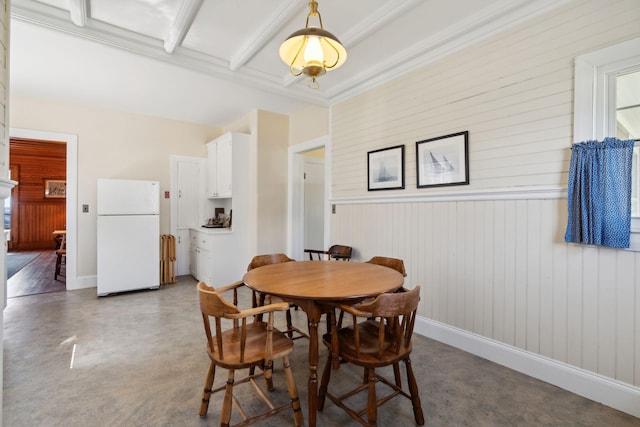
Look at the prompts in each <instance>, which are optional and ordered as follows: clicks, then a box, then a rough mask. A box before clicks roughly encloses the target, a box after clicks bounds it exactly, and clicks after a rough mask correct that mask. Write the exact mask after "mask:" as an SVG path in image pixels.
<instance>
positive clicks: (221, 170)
mask: <svg viewBox="0 0 640 427" xmlns="http://www.w3.org/2000/svg"><path fill="white" fill-rule="evenodd" d="M231 156H232V149H231V139H228V138H227V139H223V140H221V141H218V143H217V153H216V185H217V189H218V197H231V161H232V159H231Z"/></svg>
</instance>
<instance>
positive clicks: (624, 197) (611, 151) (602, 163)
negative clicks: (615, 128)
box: [564, 138, 634, 248]
mask: <svg viewBox="0 0 640 427" xmlns="http://www.w3.org/2000/svg"><path fill="white" fill-rule="evenodd" d="M633 144H634V141H633V140H629V141H621V140H619V139H616V138H605V140H604V141H586V142H581V143H579V144H574V145H573V148H572V149H571V165H570V167H569V195H568V199H569V222H568V224H567V232H566V233H565V236H564V238H565V240H566V241H567V242H572V243H585V244H590V245H601V246H612V247H615V248H628V247H629V237H630V231H631V185H632V184H631V165H632V161H633Z"/></svg>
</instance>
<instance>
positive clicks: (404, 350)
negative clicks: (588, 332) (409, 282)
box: [318, 286, 424, 426]
mask: <svg viewBox="0 0 640 427" xmlns="http://www.w3.org/2000/svg"><path fill="white" fill-rule="evenodd" d="M419 301H420V287H419V286H417V287H416V288H414V289H413V290H410V291H408V290H404V289H403V290H401V291H400V292H394V293H385V294H381V295H379V296H378V297H377V298H376V299H375V300H373V301H372V302H367V303H362V304H360V305H357V306H349V305H346V304H335V307H336V308H339V309H341V310H343V311H344V312H345V313H347V314H351V316H352V319H353V324H352V325H351V326H347V327H342V328H339V327H338V326H337V324H336V321H335V314H334V311H330V312H329V316H330V317H331V322H330V324H331V329H330V330H329V332H328V333H327V334H325V335H324V336H323V338H322V341H323V343H324V344H325V345H326V346H327V347H328V349H329V352H328V357H327V362H326V364H325V367H324V371H323V373H322V380H321V383H320V390H319V395H318V408H319V409H320V410H322V409H323V407H324V402H325V398H326V397H328V398H329V399H330V400H331V401H332V402H333V403H335V404H336V405H337V406H339V407H340V408H342V409H343V410H345V411H346V412H347V413H348V414H349V415H350V416H351V417H352V418H354V419H355V420H357V421H359V422H360V423H361V424H363V425H366V426H375V425H376V424H377V416H378V412H377V411H378V407H379V406H381V405H382V404H384V403H386V402H387V401H389V400H390V399H391V398H393V397H396V396H398V395H401V396H404V397H406V398H408V399H409V400H411V403H412V405H413V414H414V418H415V421H416V424H418V425H424V414H423V412H422V405H421V403H420V395H419V392H418V386H417V383H416V379H415V376H414V373H413V369H412V367H411V359H410V354H411V349H412V344H411V338H412V336H413V327H414V323H415V318H416V312H417V309H418V303H419ZM358 318H364V319H366V320H365V321H363V322H361V323H358ZM338 360H342V361H345V362H348V363H353V364H354V365H358V366H362V367H363V368H364V379H363V383H362V384H360V385H358V386H357V387H356V388H354V389H353V390H351V391H348V392H345V393H344V394H341V395H339V396H338V395H334V394H332V393H330V392H329V390H328V384H329V380H330V377H331V370H332V368H333V369H337V368H338V366H339V364H336V363H334V361H338ZM401 361H402V362H404V363H405V367H406V373H407V382H408V388H409V392H408V393H407V391H405V390H404V389H403V387H402V381H401V377H400V367H399V362H401ZM388 365H393V372H394V381H393V382H392V381H390V380H388V379H386V378H385V377H383V376H381V375H379V374H378V373H376V372H375V369H376V368H379V367H383V366H388ZM376 383H383V384H385V385H387V386H388V387H389V388H390V389H391V393H390V394H387V395H385V396H384V397H382V398H378V396H377V394H376ZM365 390H366V391H368V399H367V407H366V408H365V409H363V410H356V409H353V408H351V407H349V406H348V405H347V399H348V398H349V397H351V396H353V395H355V394H358V393H360V392H363V391H365ZM365 413H366V415H367V416H366V419H365V418H364V417H363V414H365Z"/></svg>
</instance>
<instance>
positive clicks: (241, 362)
mask: <svg viewBox="0 0 640 427" xmlns="http://www.w3.org/2000/svg"><path fill="white" fill-rule="evenodd" d="M241 286H244V285H243V283H242V282H236V283H234V284H232V285H229V286H225V287H221V288H217V289H214V288H211V287H209V286H207V285H206V284H205V283H203V282H200V283H198V295H199V300H200V310H201V312H202V320H203V322H204V330H205V335H206V338H207V354H208V355H209V359H210V360H211V363H210V365H209V370H208V371H207V376H206V378H205V384H204V391H203V394H202V403H201V405H200V416H201V417H204V416H206V415H207V412H208V409H209V401H210V399H211V395H212V394H215V393H217V392H220V391H223V390H224V392H225V393H224V399H223V401H222V409H221V415H220V425H221V426H229V423H230V421H231V415H232V411H233V406H235V407H236V409H237V413H238V414H239V415H240V416H241V417H242V419H243V421H242V422H240V423H238V424H236V425H246V424H249V423H252V422H255V421H258V420H262V419H263V418H266V417H268V416H271V415H275V414H276V413H278V412H281V411H283V410H285V409H288V408H291V409H292V411H293V417H294V423H295V425H296V426H302V425H303V415H302V410H301V407H300V400H299V398H298V390H297V387H296V383H295V381H294V379H293V373H292V372H291V366H290V364H289V354H290V353H291V352H292V351H293V341H291V339H289V338H288V337H287V336H286V335H285V334H283V333H282V332H280V331H279V330H277V329H275V328H274V327H273V313H274V312H275V311H284V310H287V309H288V308H289V305H288V304H287V303H286V302H279V303H274V304H268V305H263V306H260V307H253V308H250V309H246V310H240V309H239V308H238V306H237V289H238V287H241ZM228 290H233V292H234V302H236V303H235V304H231V303H229V302H227V301H226V300H225V299H224V298H223V297H222V295H221V293H222V292H225V291H228ZM259 315H260V316H262V315H267V317H268V320H267V321H266V322H263V321H260V320H258V318H257V317H258V316H259ZM249 319H250V320H251V322H248V320H249ZM229 320H230V321H231V326H232V327H231V328H230V329H225V330H224V331H223V324H224V325H227V324H228V322H229ZM212 321H213V324H212ZM276 359H282V363H283V366H284V372H285V375H286V382H287V389H288V394H289V399H290V401H289V403H287V404H284V405H281V406H278V407H276V406H275V405H274V403H273V402H272V401H271V400H270V399H269V398H268V396H267V395H266V393H265V392H264V391H263V390H262V389H261V388H260V387H259V386H258V384H257V382H256V381H254V379H255V378H256V377H260V376H263V377H264V379H265V387H266V388H267V389H268V390H273V379H272V372H273V360H276ZM216 367H221V368H224V369H227V370H228V374H227V381H226V383H225V384H223V385H221V386H219V387H217V388H215V389H213V388H212V387H213V382H214V380H215V373H216ZM255 368H259V369H261V370H262V371H261V373H260V374H255ZM239 369H249V370H250V372H249V375H248V376H247V377H244V378H241V379H236V378H235V373H236V370H239ZM244 383H251V385H252V386H253V387H254V388H255V390H256V392H257V394H258V396H260V397H261V398H262V399H263V400H264V402H265V403H266V404H267V406H268V410H267V411H266V412H263V413H260V414H257V415H251V416H248V415H247V413H246V412H245V411H244V410H243V409H242V407H241V405H240V401H239V399H238V398H237V397H236V396H234V394H233V389H234V387H236V386H238V385H240V384H244Z"/></svg>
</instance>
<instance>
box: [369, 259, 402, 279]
mask: <svg viewBox="0 0 640 427" xmlns="http://www.w3.org/2000/svg"><path fill="white" fill-rule="evenodd" d="M367 262H368V263H369V264H377V265H381V266H383V267H389V268H393V269H394V270H396V271H398V273H400V274H402V275H403V276H404V277H407V271H406V270H405V268H404V261H402V260H401V259H399V258H389V257H385V256H374V257H373V258H371V259H370V260H369V261H367Z"/></svg>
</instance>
